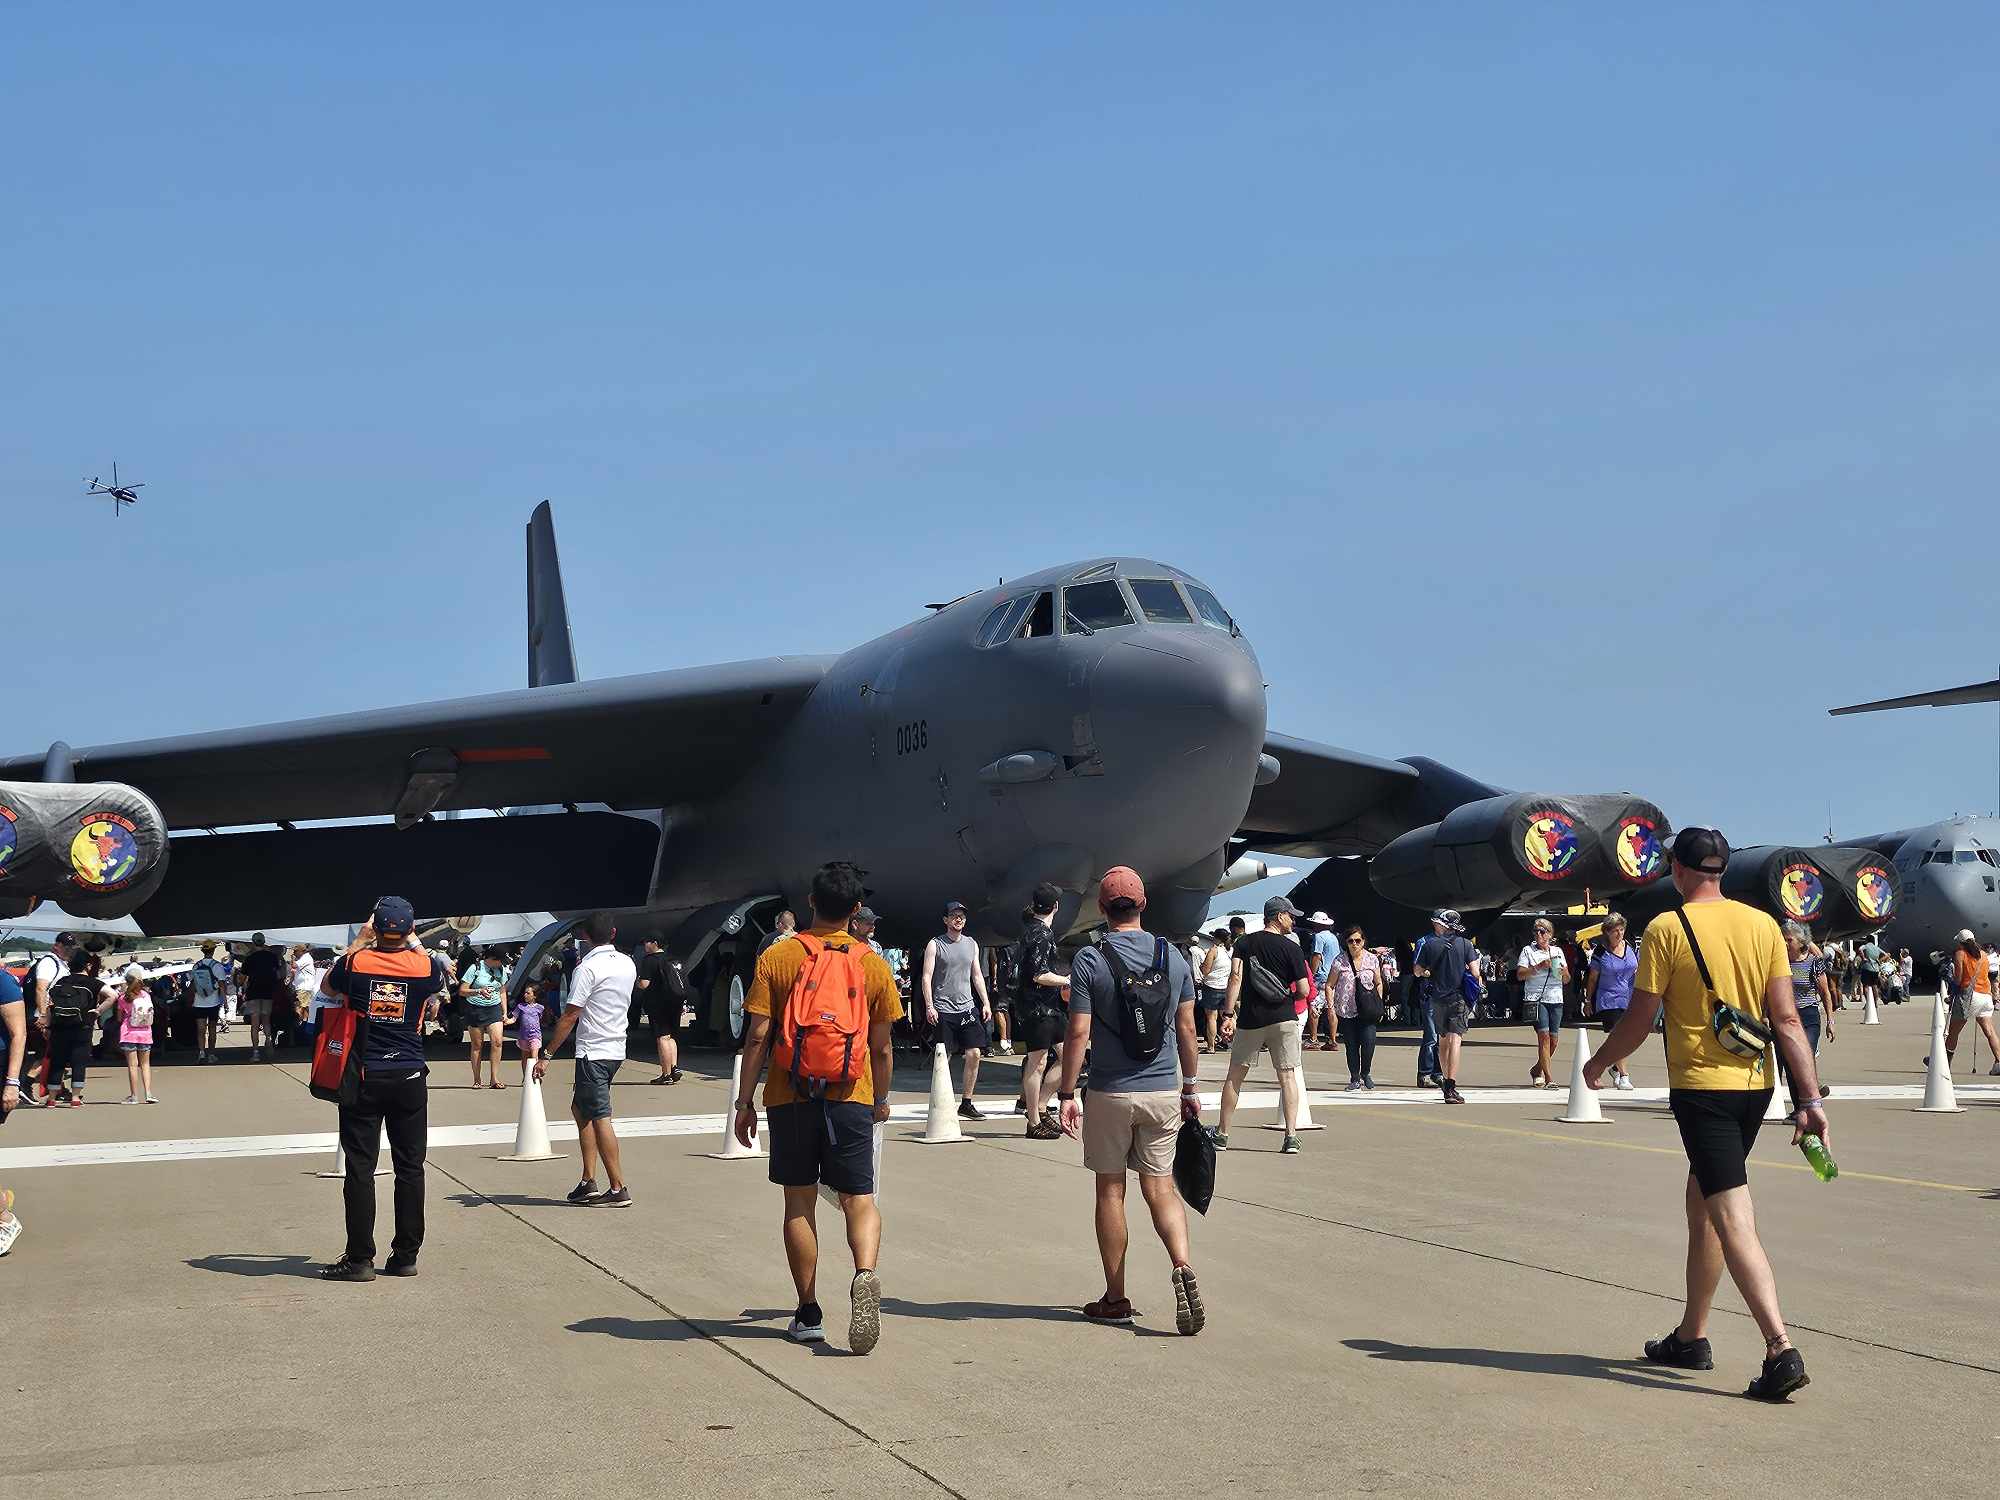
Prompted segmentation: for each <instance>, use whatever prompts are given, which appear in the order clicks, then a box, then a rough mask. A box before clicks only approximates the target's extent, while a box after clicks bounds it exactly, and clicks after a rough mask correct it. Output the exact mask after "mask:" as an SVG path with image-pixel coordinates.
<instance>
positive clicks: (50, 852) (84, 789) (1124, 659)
mask: <svg viewBox="0 0 2000 1500" xmlns="http://www.w3.org/2000/svg"><path fill="white" fill-rule="evenodd" d="M527 548H528V617H529V618H528V624H529V634H528V681H529V686H528V687H527V688H525V689H521V690H516V691H511V692H501V693H494V694H489V695H486V696H483V697H473V698H461V699H454V700H449V701H445V702H439V703H429V704H420V705H416V706H412V707H405V708H391V709H382V710H379V711H372V712H362V713H352V714H343V715H338V716H333V717H326V718H317V719H307V720H302V721H298V722H293V723H284V724H272V725H265V726H262V727H257V728H249V729H235V730H224V731H221V732H217V733H209V734H196V735H189V736H184V737H178V738H172V739H157V740H147V741H139V742H135V743H128V744H120V745H105V746H95V747H90V748H87V749H82V750H76V751H71V750H70V749H69V748H68V747H67V746H66V745H62V744H58V745H55V746H52V747H51V748H50V750H49V751H48V752H47V753H46V754H43V755H23V756H16V757H14V758H12V759H9V760H6V761H4V762H0V777H4V778H10V779H9V780H8V781H7V782H6V783H5V784H4V785H0V804H4V803H10V802H11V803H12V804H14V805H15V806H16V810H19V809H20V808H21V807H26V808H28V809H29V810H32V808H33V805H34V802H35V799H36V797H37V796H38V795H43V796H47V797H50V798H56V797H60V798H64V799H67V800H66V801H64V803H63V807H64V809H65V812H64V816H65V817H69V818H72V819H75V818H82V817H84V816H86V815H87V814H90V813H92V812H102V811H104V809H103V808H101V807H98V806H97V805H96V804H98V803H100V802H102V801H103V800H104V799H105V798H110V797H113V796H114V795H115V796H122V797H124V799H125V800H124V801H123V802H122V803H120V804H119V805H120V806H121V807H122V808H123V809H124V810H123V811H122V812H121V813H119V815H118V816H119V820H120V823H122V824H123V825H124V827H123V828H122V829H121V828H120V827H118V826H116V825H112V824H107V823H104V820H103V819H102V818H100V819H99V820H98V822H97V823H93V824H91V825H89V826H91V827H92V828H97V829H98V830H99V831H98V832H96V833H93V834H92V835H91V838H92V839H94V840H96V842H95V843H94V844H89V846H88V847H85V845H83V844H79V845H78V846H77V847H78V849H79V850H80V854H79V857H80V858H84V859H85V862H86V864H87V865H88V866H89V872H92V873H94V875H95V876H96V877H103V876H105V875H106V874H107V872H108V873H109V874H111V875H115V876H116V877H117V878H116V879H104V878H96V879H95V880H94V883H93V879H91V878H86V874H87V872H86V871H84V870H83V869H81V868H76V869H65V868H64V867H63V864H62V860H61V858H60V855H61V853H62V851H63V849H64V848H65V847H67V844H66V841H67V840H69V839H70V834H69V824H68V823H67V822H64V821H62V819H61V818H57V817H53V816H52V817H51V818H50V819H48V820H46V821H47V827H46V828H44V829H42V830H41V832H39V833H38V834H37V838H38V840H39V842H38V843H37V845H36V847H37V849H39V850H41V851H42V853H41V855H40V856H38V857H39V858H41V859H42V863H41V864H39V865H37V866H36V867H35V868H36V869H37V870H39V871H41V872H42V874H40V875H39V876H37V877H36V879H37V881H38V882H39V883H26V882H22V881H20V880H19V879H18V878H16V879H14V880H13V881H12V883H11V884H10V879H9V878H5V877H0V901H4V900H5V899H6V898H7V897H9V896H12V897H13V898H15V899H16V900H17V901H18V900H19V899H20V898H22V897H28V898H32V897H33V896H35V895H38V894H39V895H45V896H48V897H50V898H52V899H57V900H59V901H60V902H61V903H62V905H63V906H64V908H65V909H67V910H72V911H75V910H78V909H79V907H80V904H88V903H87V902H84V900H83V898H90V899H91V900H94V902H95V905H94V906H92V907H91V909H92V910H93V911H95V912H96V913H98V914H112V915H115V914H119V911H118V908H119V907H120V906H121V905H122V906H123V908H124V910H126V911H131V912H132V913H133V914H134V915H135V916H136V918H137V920H138V921H139V923H140V925H141V926H142V927H143V928H144V929H145V930H146V931H147V932H149V933H181V932H188V931H206V930H213V929H216V928H243V927H253V926H263V927H273V928H275V927H284V926H292V925H303V924H308V923H315V922H327V921H346V920H352V919H354V918H355V916H356V914H358V913H361V912H364V911H366V910H367V908H368V905H369V903H370V902H371V901H372V900H373V899H374V898H375V897H376V896H377V895H378V894H380V893H381V892H383V891H385V890H393V891H396V892H397V893H399V894H402V895H405V896H408V897H409V898H410V899H411V900H412V901H413V902H415V903H416V905H417V908H418V909H419V910H420V911H432V912H456V911H473V912H477V911H522V910H545V911H550V912H554V913H557V914H558V915H559V916H562V915H563V914H566V913H573V914H580V913H582V912H585V911H587V910H589V909H593V908H604V907H608V908H613V909H616V910H618V911H620V912H622V913H624V915H623V917H622V918H621V927H622V930H623V932H624V933H625V935H626V936H628V937H637V936H638V935H640V934H641V933H653V934H658V935H661V936H662V937H664V938H666V939H667V940H668V943H669V947H670V950H671V951H673V952H675V953H676V954H679V955H681V956H682V957H683V958H684V959H685V960H686V961H687V962H688V964H689V966H690V967H692V965H693V964H694V963H695V962H697V961H699V959H700V956H701V955H702V954H703V953H705V952H706V951H707V950H708V949H709V947H710V946H711V945H712V944H713V943H715V942H716V941H718V940H719V939H723V938H728V939H734V940H738V942H739V944H740V942H741V940H744V939H747V938H748V937H754V936H755V935H756V934H757V933H758V932H760V931H761V930H762V928H763V926H764V924H765V923H766V922H767V921H768V919H769V918H770V916H771V915H773V914H774V913H775V911H776V909H777V907H778V906H779V905H780V904H783V903H789V904H790V905H792V906H793V907H794V908H797V909H800V910H803V907H802V905H801V903H802V902H803V900H804V887H805V886H806V884H807V882H808V881H809V880H810V877H811V874H812V871H813V870H814V869H815V868H816V867H817V866H818V865H820V864H821V863H822V862H824V861H827V860H834V859H846V860H851V861H853V862H855V863H856V864H857V865H859V866H860V867H861V868H862V869H863V870H864V871H865V879H866V882H867V885H868V887H869V888H870V892H871V894H870V897H869V901H870V904H871V905H872V906H873V907H874V908H875V909H876V910H877V912H878V913H879V914H880V916H881V928H880V935H881V937H882V939H883V940H884V941H885V942H889V943H892V944H894V943H908V942H910V941H912V940H914V939H916V938H918V937H920V936H921V935H923V934H924V933H926V932H928V931H930V930H931V928H932V926H933V924H934V923H935V922H936V921H937V919H938V917H939V914H940V912H941V909H942V907H943V904H944V902H945V901H947V900H962V901H964V902H965V903H966V904H967V905H968V906H969V907H970V908H971V910H972V918H973V920H972V928H973V931H974V932H975V933H978V934H981V935H984V936H986V937H988V938H989V939H992V938H1001V939H1004V938H1007V937H1010V936H1012V935H1013V934H1015V933H1017V932H1018V931H1019V913H1020V909H1021V908H1022V907H1023V906H1024V905H1025V904H1026V902H1027V900H1028V898H1029V894H1030V892H1031V891H1032V890H1033V888H1034V887H1035V885H1036V884H1037V883H1038V882H1040V881H1044V880H1048V881H1053V882H1054V883H1055V884H1056V885H1058V886H1059V887H1060V888H1061V889H1062V891H1063V893H1064V899H1063V905H1062V908H1061V911H1060V914H1059V919H1060V924H1061V927H1062V930H1064V931H1065V932H1068V933H1076V932H1080V931H1081V930H1083V929H1085V928H1087V927H1088V926H1090V925H1091V924H1093V923H1094V922H1095V921H1096V920H1097V914H1096V912H1095V909H1094V907H1093V906H1092V905H1090V904H1089V901H1088V896H1089V893H1090V892H1091V891H1092V889H1093V884H1094V881H1095V880H1096V878H1097V877H1098V876H1099V875H1101V874H1102V872H1103V871H1104V870H1105V869H1106V868H1108V867H1110V866H1112V865H1116V864H1124V865H1130V866H1132V867H1133V868H1135V869H1136V870H1138V871H1139V873H1140V874H1141V875H1142V876H1143V877H1144V879H1145V881H1146V884H1147V889H1148V891H1149V894H1150V905H1149V913H1148V919H1149V925H1150V926H1151V927H1153V928H1154V930H1156V931H1159V932H1161V933H1167V934H1183V933H1190V932H1193V931H1195V930H1196V929H1197V928H1198V927H1199V925H1200V923H1201V920H1202V918H1203V915H1204V913H1205V910H1206V908H1207V905H1208V902H1209V901H1210V899H1211V897H1212V896H1213V894H1214V892H1215V890H1216V887H1217V884H1218V882H1219V881H1220V880H1221V879H1222V878H1223V875H1224V872H1225V870H1226V869H1227V868H1228V867H1229V866H1230V864H1231V862H1232V860H1233V858H1234V857H1235V855H1236V853H1237V852H1239V850H1240V849H1241V848H1244V847H1247V848H1250V849H1270V850H1273V851H1277V852H1297V853H1306V854H1334V853H1349V854H1352V853H1372V852H1374V851H1376V850H1378V849H1381V848H1382V847H1383V846H1384V845H1389V844H1392V843H1393V848H1392V849H1391V850H1390V851H1389V852H1390V854H1391V855H1392V856H1393V858H1392V859H1390V860H1388V861H1386V862H1385V861H1383V860H1377V861H1376V864H1377V865H1378V866H1381V867H1382V868H1383V869H1384V870H1385V871H1386V873H1387V876H1388V877H1389V878H1390V879H1391V882H1392V884H1393V894H1394V896H1395V899H1397V900H1400V901H1403V902H1406V903H1409V904H1412V905H1427V904H1429V903H1432V902H1439V903H1448V904H1452V905H1476V904H1480V900H1482V899H1484V898H1486V897H1488V896H1493V895H1495V894H1496V893H1497V899H1498V900H1499V901H1501V902H1504V901H1505V900H1506V899H1507V897H1508V895H1510V894H1511V893H1512V892H1514V891H1518V890H1524V889H1530V888H1534V889H1539V890H1541V891H1543V892H1544V893H1552V892H1555V891H1559V890H1568V889H1578V890H1580V889H1582V888H1584V887H1587V886H1588V887H1593V888H1595V889H1597V890H1605V889H1614V890H1615V889H1618V888H1620V887H1623V886H1632V885H1639V884H1643V883H1645V882H1648V881H1651V880H1653V879H1654V878H1656V877H1657V876H1658V875H1659V873H1660V872H1661V870H1662V868H1663V865H1664V855H1663V853H1662V840H1663V839H1664V837H1665V836H1666V834H1667V833H1668V827H1667V824H1666V820H1665V818H1664V816H1663V815H1662V814H1661V813H1660V811H1659V809H1658V808H1656V807H1654V806H1653V805H1652V804H1651V803H1648V802H1645V801H1643V800H1641V799H1637V798H1633V797H1630V796H1626V795H1622V794H1620V795H1617V796H1609V797H1585V798H1565V797H1545V796H1539V795H1535V794H1527V795H1518V796H1517V795H1508V794H1504V793H1501V792H1500V791H1498V789H1496V788H1494V787H1491V786H1488V785H1486V784H1484V783H1482V782H1478V781H1475V780H1473V779H1472V778H1470V777H1467V776H1464V775H1462V774H1460V773H1458V772H1456V771H1452V770H1450V769H1448V768H1446V767H1444V766H1441V765H1439V764H1437V763H1436V762H1434V761H1430V760H1424V759H1410V760H1386V759H1380V758H1377V757H1375V756H1371V755H1365V754H1361V753H1358V752H1355V751H1351V750H1343V749H1338V748H1336V747H1334V746H1331V745H1324V744H1317V743H1314V742H1311V741H1307V740H1301V739H1293V738H1290V737H1287V736H1282V735H1273V734H1269V733H1267V730H1266V724H1265V691H1264V688H1265V685H1264V680H1263V676H1262V673H1261V671H1260V669H1259V667H1258V663H1257V657H1256V655H1255V653H1254V652H1253V650H1252V649H1251V644H1250V641H1249V640H1248V638H1247V637H1246V636H1245V635H1244V633H1243V631H1242V629H1241V627H1240V626H1239V625H1238V623H1237V621H1236V620H1235V618H1234V617H1233V616H1232V615H1231V614H1230V613H1229V612H1228V610H1227V609H1226V608H1225V607H1224V605H1223V603H1222V601H1221V600H1219V599H1218V598H1217V597H1216V595H1215V594H1214V593H1213V592H1212V591H1211V590H1210V589H1209V588H1207V587H1206V586H1205V585H1204V584H1203V583H1202V582H1201V581H1200V580H1199V579H1197V578H1195V577H1194V576H1193V575H1191V574H1189V573H1186V572H1184V571H1182V570H1180V569H1178V568H1174V567H1170V566H1167V565H1165V564H1162V563H1158V562H1149V561H1144V560H1141V559H1138V558H1129V557H1121V558H1101V559H1094V560H1089V561H1084V562H1079V563H1073V564H1068V565H1065V566H1063V567H1057V568H1051V569H1048V570H1046V571H1044V572H1040V573H1035V574H1032V575H1030V576H1028V577H1024V578H1017V579H1013V580H1011V581H1008V582H1006V583H1003V584H1000V585H996V586H995V587H992V588H988V589H984V590H981V591H980V592H978V593H975V594H970V595H967V596H966V597H964V598H961V599H958V600H955V601H954V602H952V603H950V604H948V605H944V606H941V607H938V608H936V609H934V610H933V611H932V612H931V613H929V614H927V615H926V616H925V617H924V618H922V619H919V620H916V621H914V622H913V623H911V624H908V625H905V626H903V627H902V628H901V629H899V630H895V631H892V632H890V633H889V634H887V635H884V636H882V637H880V638H879V639H876V640H873V641H869V642H868V643H866V644H865V645H861V646H857V647H855V648H853V649H852V650H850V651H847V652H845V653H844V654H842V655H838V656H783V657H773V658H769V659H766V660H761V661H741V662H731V663H726V664H724V665H720V666H706V667H689V668H683V669H680V670H674V671H664V672H655V673H647V674H643V675H637V676H629V677H621V678H613V679H606V680H599V681H579V680H578V679H577V673H576V663H575V655H574V650H573V646H572V641H571V636H570V628H569V620H568V614H567V610H566V608H565V606H564V602H563V587H562V576H561V571H560V567H559V564H558V560H557V554H556V545H555V529H554V523H553V520H552V518H551V515H550V511H549V507H548V505H547V504H546V503H544V504H543V505H542V506H540V507H539V508H538V509H537V510H536V511H535V513H534V516H533V518H532V519H531V520H530V522H529V525H528V533H527ZM93 778H94V779H95V781H94V783H93V780H92V779H93ZM451 809H493V810H500V811H505V812H506V813H507V814H508V815H507V816H504V817H471V818H463V817H461V818H452V819H440V818H437V817H435V816H433V815H434V814H437V813H440V812H443V811H446V810H451ZM4 810H5V808H0V811H4ZM371 817H372V818H374V819H377V820H378V821H374V822H370V823H360V824H352V823H350V824H345V825H342V826H332V827H326V826H319V827H299V826H295V825H298V824H301V823H309V822H314V821H318V820H328V819H353V818H371ZM155 822H157V825H158V826H157V827H155V826H154V824H155ZM257 825H264V826H263V827H262V828H259V827H258V826H257ZM104 828H110V830H111V831H110V833H109V834H106V833H104V832H103V829H104ZM169 830H171V831H172V837H171V840H170V843H169V840H168V838H167V837H166V834H167V832H168V831H169ZM199 830H210V831H208V832H201V831H199ZM214 830H220V831H219V832H218V831H214ZM121 833H130V834H131V835H132V837H131V838H130V839H125V840H123V841H121V837H120V835H121ZM77 837H78V838H81V837H82V834H81V833H79V834H78V835H77ZM107 839H108V840H109V842H108V843H107V842H106V840H107ZM128 844H130V845H135V846H136V849H135V858H134V859H133V860H131V861H126V860H123V859H122V857H121V858H114V856H122V855H123V853H124V852H125V851H126V848H127V845H128ZM107 851H108V852H107ZM169 855H170V858H169ZM148 860H152V861H154V863H153V864H151V865H147V864H146V861H148ZM93 861H94V862H93ZM169 864H170V867H171V873H170V874H167V873H166V867H167V866H168V865H169ZM23 873H25V872H23ZM79 891H80V892H81V893H82V895H81V897H80V896H79ZM1476 898H1477V899H1476ZM565 920H567V919H565ZM558 925H560V924H558ZM549 936H550V935H549V934H546V933H545V935H544V937H545V939H546V938H548V937H549ZM523 967H524V968H525V965H524V966H523Z"/></svg>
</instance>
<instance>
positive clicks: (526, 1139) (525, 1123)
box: [500, 1071, 562, 1161]
mask: <svg viewBox="0 0 2000 1500" xmlns="http://www.w3.org/2000/svg"><path fill="white" fill-rule="evenodd" d="M561 1156H562V1153H561V1152H560V1151H554V1150H551V1149H550V1148H549V1117H548V1115H547V1113H546V1112H545V1111H544V1110H543V1109H542V1086H541V1084H539V1083H537V1082H536V1081H535V1075H534V1074H533V1072H532V1071H531V1072H530V1073H529V1074H528V1076H527V1077H526V1078H524V1079H522V1080H521V1119H520V1123H519V1124H517V1125H516V1126H515V1127H514V1150H513V1152H512V1153H511V1154H510V1155H507V1156H503V1157H501V1158H500V1160H502V1161H556V1160H558V1159H559V1158H560V1157H561Z"/></svg>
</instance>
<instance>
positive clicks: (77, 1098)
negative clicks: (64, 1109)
mask: <svg viewBox="0 0 2000 1500" xmlns="http://www.w3.org/2000/svg"><path fill="white" fill-rule="evenodd" d="M69 1107H70V1108H71V1109H82V1108H83V1095H81V1094H71V1095H70V1096H69Z"/></svg>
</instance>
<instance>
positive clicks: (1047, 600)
mask: <svg viewBox="0 0 2000 1500" xmlns="http://www.w3.org/2000/svg"><path fill="white" fill-rule="evenodd" d="M1055 633H1056V596H1055V595H1054V594H1037V595H1035V607H1034V608H1033V609H1031V610H1029V611H1028V618H1027V619H1026V620H1024V621H1023V622H1022V623H1021V627H1020V632H1019V634H1018V635H1017V636H1016V637H1015V639H1016V640H1023V641H1032V640H1034V639H1036V638H1037V637H1039V636H1045V635H1054V634H1055Z"/></svg>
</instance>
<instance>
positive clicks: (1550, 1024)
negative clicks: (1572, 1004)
mask: <svg viewBox="0 0 2000 1500" xmlns="http://www.w3.org/2000/svg"><path fill="white" fill-rule="evenodd" d="M1562 1029H1563V1003H1562V1001H1560V1000H1537V1001H1536V1002H1535V1030H1537V1031H1546V1032H1548V1033H1549V1034H1550V1035H1551V1036H1560V1035H1561V1034H1562Z"/></svg>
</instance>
